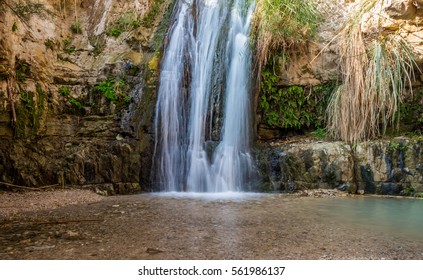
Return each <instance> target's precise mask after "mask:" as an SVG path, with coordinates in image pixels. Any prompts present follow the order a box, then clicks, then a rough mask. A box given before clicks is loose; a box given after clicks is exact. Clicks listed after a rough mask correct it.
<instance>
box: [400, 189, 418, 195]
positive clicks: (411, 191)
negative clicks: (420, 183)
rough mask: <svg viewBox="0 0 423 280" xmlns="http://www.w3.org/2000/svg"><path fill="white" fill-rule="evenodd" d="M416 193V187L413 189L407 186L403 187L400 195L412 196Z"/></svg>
mask: <svg viewBox="0 0 423 280" xmlns="http://www.w3.org/2000/svg"><path fill="white" fill-rule="evenodd" d="M415 194H416V189H414V188H413V187H409V188H404V189H403V190H402V191H401V193H400V195H403V196H414V195H415Z"/></svg>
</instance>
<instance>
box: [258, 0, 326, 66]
mask: <svg viewBox="0 0 423 280" xmlns="http://www.w3.org/2000/svg"><path fill="white" fill-rule="evenodd" d="M316 7H317V4H316V2H315V1H314V0H310V1H298V0H258V1H257V6H256V10H255V17H254V22H253V28H252V30H251V32H252V38H253V40H254V42H255V50H256V58H257V62H258V70H259V71H261V69H262V68H263V67H264V66H265V65H266V64H267V61H268V59H269V58H270V57H271V56H272V55H273V54H275V53H277V52H282V53H284V54H285V55H286V56H287V57H291V56H295V55H296V54H298V53H300V52H301V51H304V50H305V49H306V46H307V42H308V41H309V40H310V39H312V38H313V37H314V36H315V34H316V31H317V28H318V24H319V21H320V14H319V13H318V11H317V9H316Z"/></svg>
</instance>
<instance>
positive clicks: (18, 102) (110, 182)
mask: <svg viewBox="0 0 423 280" xmlns="http://www.w3.org/2000/svg"><path fill="white" fill-rule="evenodd" d="M171 2H172V1H168V0H157V1H156V0H136V1H119V0H106V1H100V0H96V1H88V0H77V1H70V0H62V1H52V0H37V1H32V0H19V1H18V0H5V1H2V2H1V3H0V6H1V8H0V144H1V145H0V181H2V182H8V183H13V184H17V185H23V186H29V187H38V186H44V185H52V184H59V185H77V186H90V187H93V188H99V191H102V190H101V189H103V191H105V192H108V193H128V192H134V191H140V190H141V189H148V188H149V181H150V180H149V174H150V169H149V166H150V162H151V149H152V142H151V141H152V137H151V123H152V116H153V108H154V98H155V97H154V94H155V91H154V87H155V86H156V82H155V80H156V75H157V73H156V72H157V62H156V61H158V57H159V55H160V48H161V46H162V41H163V38H164V31H165V29H163V28H162V26H161V25H160V23H161V22H162V21H163V19H164V18H165V16H166V14H167V12H168V10H169V6H170V4H171ZM160 28H162V29H160ZM140 107H141V108H144V109H141V110H139V108H140ZM105 184H106V185H105Z"/></svg>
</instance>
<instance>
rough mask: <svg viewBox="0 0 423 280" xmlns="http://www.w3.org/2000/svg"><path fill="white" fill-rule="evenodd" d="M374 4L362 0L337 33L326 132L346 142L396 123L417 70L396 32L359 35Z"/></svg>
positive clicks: (375, 134)
mask: <svg viewBox="0 0 423 280" xmlns="http://www.w3.org/2000/svg"><path fill="white" fill-rule="evenodd" d="M377 2H378V1H377V0H363V1H362V3H360V4H359V5H358V8H357V10H356V12H355V13H353V14H352V15H351V19H350V20H349V21H348V22H347V24H346V25H345V27H344V28H343V30H342V31H341V33H340V35H339V36H340V38H339V42H340V43H339V51H340V55H341V59H340V68H341V72H342V85H341V86H340V87H339V88H338V89H337V90H336V91H335V92H334V93H333V94H332V96H331V98H330V102H329V106H328V108H327V130H328V132H329V133H330V134H331V135H332V136H333V137H335V138H338V139H341V140H344V141H346V142H349V143H355V142H358V141H362V140H367V139H371V138H375V137H377V136H379V135H381V134H384V133H385V131H386V128H387V127H388V126H390V125H394V124H395V123H396V121H397V120H398V118H397V116H398V111H399V104H400V102H401V97H402V95H403V93H404V92H405V91H406V90H407V89H409V90H412V85H411V82H412V80H413V79H414V75H413V73H414V72H413V71H414V69H416V68H418V67H417V64H416V62H415V60H414V59H413V56H412V52H411V48H410V46H409V45H408V43H407V42H406V41H405V40H404V38H402V37H401V36H400V35H398V34H399V33H390V34H383V33H378V34H366V36H365V34H363V32H362V30H361V23H362V21H363V18H364V16H365V15H366V14H367V13H368V12H370V11H372V9H373V8H374V7H375V5H376V3H377ZM373 14H374V15H377V13H373Z"/></svg>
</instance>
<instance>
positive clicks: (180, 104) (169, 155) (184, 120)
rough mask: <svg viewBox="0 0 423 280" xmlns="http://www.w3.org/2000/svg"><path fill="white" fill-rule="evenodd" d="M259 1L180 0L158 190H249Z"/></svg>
mask: <svg viewBox="0 0 423 280" xmlns="http://www.w3.org/2000/svg"><path fill="white" fill-rule="evenodd" d="M254 6H255V5H254V1H251V0H233V1H228V0H180V1H178V3H177V6H176V7H175V9H176V10H175V19H174V23H173V25H172V27H171V29H170V30H169V35H168V41H167V45H166V48H165V52H164V56H163V59H162V62H161V73H160V85H159V91H158V100H157V105H156V116H155V139H156V143H155V153H154V165H153V167H154V168H155V169H156V184H157V185H158V186H159V188H160V190H165V191H189V192H227V191H242V190H249V188H248V186H249V185H250V184H249V183H250V182H249V181H250V179H251V177H252V174H253V173H254V165H253V161H252V159H251V155H250V141H251V128H250V126H251V119H250V118H251V117H250V111H251V108H250V98H251V97H250V95H251V90H250V88H251V85H250V80H251V77H250V61H251V54H250V49H249V38H248V35H249V32H250V24H251V18H252V13H253V11H254ZM218 76H219V77H220V76H223V79H218V78H217V77H218ZM216 81H218V82H219V83H222V84H221V85H218V86H216ZM217 88H219V89H220V90H219V89H217ZM222 94H223V95H222ZM221 95H222V97H223V103H224V110H223V111H224V114H223V122H222V129H221V136H220V143H219V144H218V146H217V148H216V149H215V150H214V152H213V153H212V154H210V152H209V151H208V149H207V142H208V141H210V140H211V134H212V133H211V130H212V129H210V130H207V127H212V125H213V116H214V114H218V112H216V111H218V108H219V106H218V105H216V103H215V101H216V100H217V101H219V100H220V99H221V98H222V97H221Z"/></svg>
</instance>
